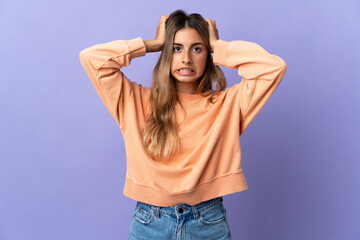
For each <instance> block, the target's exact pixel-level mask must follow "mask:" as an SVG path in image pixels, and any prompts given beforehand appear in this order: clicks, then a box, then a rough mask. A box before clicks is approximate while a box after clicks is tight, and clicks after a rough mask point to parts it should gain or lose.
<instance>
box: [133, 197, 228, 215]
mask: <svg viewBox="0 0 360 240" xmlns="http://www.w3.org/2000/svg"><path fill="white" fill-rule="evenodd" d="M222 202H223V197H222V196H221V197H217V198H213V199H210V200H207V201H204V202H201V203H198V204H196V205H193V206H191V205H188V204H179V205H175V206H172V207H159V206H155V205H151V204H148V203H144V202H139V201H138V203H137V204H138V205H145V206H147V207H149V208H150V209H151V210H152V213H153V215H154V216H155V217H156V218H159V216H160V213H163V214H166V215H169V216H172V217H180V216H181V215H184V216H188V215H193V216H194V218H195V219H198V218H199V217H200V214H199V212H202V211H206V209H208V208H211V207H213V206H214V205H217V204H222Z"/></svg>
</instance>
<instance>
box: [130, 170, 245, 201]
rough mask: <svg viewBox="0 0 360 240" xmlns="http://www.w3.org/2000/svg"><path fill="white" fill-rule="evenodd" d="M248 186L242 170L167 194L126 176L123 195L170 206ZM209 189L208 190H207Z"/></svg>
mask: <svg viewBox="0 0 360 240" xmlns="http://www.w3.org/2000/svg"><path fill="white" fill-rule="evenodd" d="M247 188H248V186H247V183H246V179H245V176H244V173H243V172H239V173H235V174H230V175H226V176H224V177H220V178H217V179H215V180H213V181H210V182H206V183H203V184H201V185H198V186H196V187H195V188H194V189H193V190H192V191H190V192H185V193H184V192H183V193H179V194H171V195H170V194H168V193H166V192H164V191H161V190H159V189H155V188H153V187H151V186H143V185H138V184H136V183H135V182H133V181H132V180H131V179H129V178H126V180H125V187H124V195H125V196H127V197H129V198H131V199H134V200H136V201H140V202H144V203H147V204H151V205H155V206H161V207H171V206H175V205H178V204H188V205H196V204H198V203H200V202H203V201H207V200H210V199H213V198H216V197H220V196H224V195H228V194H232V193H235V192H240V191H244V190H246V189H247ZM209 189H210V191H209Z"/></svg>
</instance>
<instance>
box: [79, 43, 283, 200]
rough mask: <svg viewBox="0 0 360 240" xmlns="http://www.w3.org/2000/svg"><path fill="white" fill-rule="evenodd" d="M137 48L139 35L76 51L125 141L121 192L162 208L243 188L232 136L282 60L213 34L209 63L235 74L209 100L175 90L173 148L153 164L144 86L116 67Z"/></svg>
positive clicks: (270, 88) (271, 84)
mask: <svg viewBox="0 0 360 240" xmlns="http://www.w3.org/2000/svg"><path fill="white" fill-rule="evenodd" d="M145 53H146V49H145V45H144V42H143V40H142V39H141V38H136V39H132V40H127V41H126V40H116V41H112V42H108V43H104V44H96V45H94V46H92V47H89V48H87V49H84V50H83V51H81V53H80V60H81V63H82V66H83V67H84V69H85V71H86V73H87V74H88V76H89V78H90V80H91V82H92V84H93V85H94V87H95V89H96V91H97V93H98V94H99V96H100V98H101V100H102V101H103V103H104V104H105V106H106V108H107V109H108V111H109V112H110V113H111V115H112V116H113V118H114V119H115V121H116V122H117V124H118V125H119V127H120V130H121V132H122V135H123V137H124V140H125V149H126V158H127V173H126V181H125V187H124V195H125V196H127V197H129V198H132V199H134V200H136V201H141V202H145V203H148V204H152V205H157V206H163V207H169V206H174V205H177V204H182V203H186V204H189V205H195V204H197V203H200V202H202V201H206V200H209V199H212V198H215V197H219V196H223V195H227V194H231V193H235V192H239V191H243V190H245V189H247V183H246V180H245V176H244V173H243V170H242V168H241V151H240V139H239V136H240V135H241V134H242V133H243V132H244V131H245V129H246V128H247V127H248V125H249V124H250V122H251V121H252V120H253V119H254V117H255V116H256V115H257V114H258V112H259V111H260V109H261V108H262V107H263V106H264V104H265V103H266V101H267V100H268V99H269V97H270V96H271V95H272V93H273V92H274V90H275V89H276V87H277V86H278V85H279V83H280V81H281V80H282V78H283V76H284V74H285V72H286V68H287V67H286V64H285V62H284V61H283V60H282V59H281V58H280V57H278V56H276V55H273V54H270V53H268V52H267V51H265V50H264V49H263V48H262V47H261V46H259V45H258V44H256V43H252V42H247V41H232V42H225V41H223V40H218V41H217V42H216V44H215V47H214V55H213V57H214V58H213V59H214V60H213V61H214V63H215V64H217V65H221V66H226V67H228V68H234V69H237V70H238V74H239V75H240V76H242V77H243V79H242V81H241V82H239V83H237V84H235V85H234V86H232V87H229V88H227V89H226V90H224V91H221V93H220V95H219V97H218V98H217V99H218V100H217V101H216V102H215V103H214V104H208V101H207V98H208V97H202V96H201V95H199V94H184V93H179V92H178V93H177V96H178V99H179V101H181V103H182V105H183V106H184V108H185V112H186V114H185V115H184V114H183V112H182V109H181V108H180V106H179V103H176V106H175V113H176V119H177V124H178V126H177V127H178V133H179V137H180V152H179V153H178V154H176V155H175V157H173V158H172V159H170V160H168V161H167V162H166V163H160V162H156V161H154V160H152V159H151V158H150V157H149V156H148V155H147V154H146V153H145V150H144V147H143V144H142V136H141V129H142V126H143V124H144V121H145V114H146V109H147V108H148V107H149V96H150V88H147V87H143V86H142V85H141V84H138V83H136V82H133V81H130V80H129V79H127V78H126V76H125V75H124V74H123V73H122V72H121V71H120V69H121V68H122V67H126V66H128V65H129V64H130V61H131V60H132V59H133V58H136V57H140V56H144V55H145Z"/></svg>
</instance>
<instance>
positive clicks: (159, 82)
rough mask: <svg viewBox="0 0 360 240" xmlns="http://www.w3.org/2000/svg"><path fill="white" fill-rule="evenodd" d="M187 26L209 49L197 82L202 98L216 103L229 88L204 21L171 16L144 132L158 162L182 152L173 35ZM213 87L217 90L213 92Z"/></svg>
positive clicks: (180, 13) (197, 16)
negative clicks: (172, 69)
mask: <svg viewBox="0 0 360 240" xmlns="http://www.w3.org/2000/svg"><path fill="white" fill-rule="evenodd" d="M185 27H190V28H193V29H195V30H197V31H198V33H199V35H200V36H201V38H202V40H203V41H204V43H205V46H206V47H207V49H208V56H207V60H206V66H205V71H204V73H203V75H202V76H201V77H200V78H199V79H198V88H197V91H198V93H199V94H201V95H202V96H209V95H210V97H209V99H208V101H209V102H210V103H213V102H214V101H215V97H216V96H217V95H218V94H219V93H220V91H222V90H223V89H224V88H225V87H226V79H225V76H224V74H223V72H222V70H221V69H220V68H219V67H218V66H216V65H215V64H214V63H213V59H212V56H211V50H210V42H209V29H208V25H207V22H206V21H205V19H204V18H203V17H202V16H201V15H200V14H197V13H193V14H190V15H187V14H186V13H185V12H184V11H183V10H177V11H175V12H173V13H171V14H170V16H169V18H168V19H167V21H166V26H165V29H166V37H165V43H164V46H163V50H162V52H161V54H160V57H159V60H158V62H157V64H156V66H155V68H154V71H153V81H152V86H151V93H150V108H151V111H150V113H148V115H147V119H146V121H145V125H144V127H143V129H142V131H143V132H142V133H143V144H144V147H145V150H146V151H147V153H148V154H149V155H150V156H151V157H152V158H153V159H154V160H155V161H166V160H168V159H169V158H170V157H171V156H172V155H173V154H175V153H176V152H177V151H179V149H180V141H179V136H178V132H177V127H176V116H175V104H176V102H177V101H178V99H177V94H176V88H175V80H174V79H173V77H172V75H171V73H170V65H171V58H172V53H173V42H174V36H175V34H176V32H177V31H178V30H180V29H182V28H185ZM213 85H214V86H215V88H216V91H215V90H213V89H212V86H213ZM205 92H206V93H205ZM179 103H180V102H179ZM180 105H181V104H180Z"/></svg>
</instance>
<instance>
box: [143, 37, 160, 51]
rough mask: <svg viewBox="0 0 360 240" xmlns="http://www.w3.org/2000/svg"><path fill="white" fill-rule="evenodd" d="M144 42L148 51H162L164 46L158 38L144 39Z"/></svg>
mask: <svg viewBox="0 0 360 240" xmlns="http://www.w3.org/2000/svg"><path fill="white" fill-rule="evenodd" d="M144 44H145V47H146V52H158V51H161V50H162V47H163V44H162V43H161V42H160V41H158V40H156V39H154V40H147V41H144Z"/></svg>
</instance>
